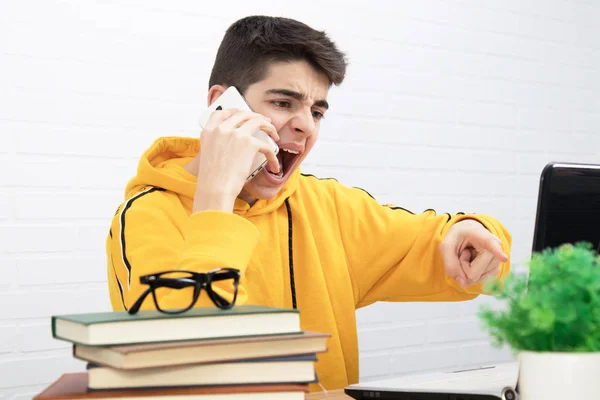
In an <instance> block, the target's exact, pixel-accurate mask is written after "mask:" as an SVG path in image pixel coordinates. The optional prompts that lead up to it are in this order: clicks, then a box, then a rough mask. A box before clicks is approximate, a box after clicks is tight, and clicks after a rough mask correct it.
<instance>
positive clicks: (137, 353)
mask: <svg viewBox="0 0 600 400" xmlns="http://www.w3.org/2000/svg"><path fill="white" fill-rule="evenodd" d="M52 335H53V337H54V338H56V339H60V340H66V341H69V342H71V343H73V356H74V357H75V358H77V359H80V360H83V361H85V362H87V372H80V373H67V374H63V375H62V376H61V377H60V378H59V379H58V380H57V381H56V382H54V383H53V384H52V385H50V386H49V387H48V388H47V389H46V390H44V391H43V392H42V393H40V394H39V395H38V396H36V397H35V398H34V399H35V400H58V399H65V400H66V399H70V400H72V399H89V398H94V399H111V398H120V399H142V398H144V397H148V398H149V399H151V400H158V399H161V400H162V399H175V398H176V399H186V400H192V399H194V400H196V399H197V400H201V399H202V400H205V399H219V400H251V399H256V400H258V399H266V400H268V399H278V400H301V399H304V394H305V393H306V392H308V391H309V384H311V383H316V382H317V381H318V378H317V376H316V374H315V365H314V363H315V362H316V361H317V354H318V353H322V352H325V351H327V339H328V337H329V336H330V335H329V334H326V333H319V332H308V331H302V330H301V328H300V316H299V312H298V310H293V309H282V308H272V307H263V306H249V305H241V306H236V307H234V308H232V309H229V310H222V309H219V308H217V307H212V308H193V309H191V310H189V311H187V312H185V313H182V314H165V313H161V312H159V311H154V310H144V311H140V312H138V313H137V314H135V315H130V314H128V313H127V312H110V313H95V314H76V315H61V316H53V317H52Z"/></svg>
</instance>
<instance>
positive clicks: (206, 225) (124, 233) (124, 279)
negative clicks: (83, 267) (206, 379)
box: [106, 189, 259, 310]
mask: <svg viewBox="0 0 600 400" xmlns="http://www.w3.org/2000/svg"><path fill="white" fill-rule="evenodd" d="M154 192H155V193H154ZM171 196H174V195H172V194H166V193H164V192H161V191H160V190H157V189H149V190H146V191H142V192H140V193H139V194H137V195H135V196H133V197H132V198H130V199H129V200H127V201H126V202H125V203H123V204H122V205H121V206H120V207H119V209H118V210H117V213H116V214H115V216H114V218H113V220H112V224H111V229H110V233H109V236H108V238H107V242H106V247H107V248H106V251H107V255H108V260H107V262H108V271H107V272H108V284H109V292H110V299H111V304H112V307H113V309H114V310H127V309H129V308H130V307H131V306H132V305H133V303H135V301H136V300H137V299H138V297H139V296H140V295H141V294H142V293H143V292H144V291H145V290H146V289H147V288H148V286H147V285H142V284H140V276H142V275H146V274H151V273H156V272H162V271H168V270H187V271H194V272H207V271H210V270H212V269H215V268H221V267H228V268H237V269H239V270H240V272H241V274H242V279H241V280H240V285H239V288H238V297H237V302H236V304H243V303H244V302H245V301H246V298H247V296H246V290H245V288H244V285H243V275H244V271H245V269H246V266H247V264H248V262H249V260H250V257H251V256H252V253H253V252H254V249H255V247H256V245H257V244H258V238H259V232H258V229H256V227H255V226H254V225H253V224H252V223H251V222H249V221H248V220H246V219H244V218H242V217H240V216H238V215H235V214H232V213H226V212H219V211H203V212H198V213H195V214H192V215H191V216H189V217H188V216H186V217H184V221H185V222H184V223H183V224H178V225H176V224H175V223H174V222H173V220H174V218H173V216H172V215H170V213H169V210H171V211H172V210H173V209H175V207H173V205H172V204H171V203H172V202H173V201H177V202H178V201H179V199H177V198H170V197H171ZM177 212H184V211H182V210H178V211H177ZM178 217H180V216H178ZM240 238H243V240H241V239H240ZM215 286H218V285H213V288H215ZM216 289H217V290H218V291H219V293H220V294H221V295H222V296H223V297H225V298H228V299H231V297H232V293H231V290H230V289H225V286H220V287H217V288H216ZM159 295H160V297H161V298H160V299H159V301H160V306H161V308H179V307H185V306H187V305H188V304H189V303H190V301H191V296H192V289H191V288H186V289H179V290H177V289H172V290H161V291H160V293H159ZM196 305H197V306H203V305H211V306H212V302H211V301H210V299H209V297H208V295H207V294H206V292H205V291H202V292H201V294H200V297H199V300H198V302H197V303H196ZM154 307H155V306H154V302H153V300H152V298H151V295H150V296H148V297H147V298H146V300H145V301H144V304H143V305H142V309H147V308H154Z"/></svg>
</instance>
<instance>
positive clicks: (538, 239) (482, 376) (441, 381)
mask: <svg viewBox="0 0 600 400" xmlns="http://www.w3.org/2000/svg"><path fill="white" fill-rule="evenodd" d="M533 236H534V237H533V246H532V250H533V251H534V252H539V251H542V250H543V249H546V248H549V247H551V248H554V247H557V246H559V245H561V244H563V243H576V242H579V241H587V242H590V243H592V245H593V246H595V248H596V249H597V250H598V253H600V165H592V164H575V163H556V162H552V163H549V164H548V165H546V166H545V167H544V169H543V170H542V173H541V176H540V182H539V190H538V202H537V212H536V219H535V226H534V235H533ZM518 376H519V369H518V363H517V362H510V363H504V364H497V365H491V366H486V367H481V368H476V369H468V370H462V371H445V372H431V373H423V374H414V375H405V376H401V377H397V378H390V379H384V380H378V381H370V382H364V383H358V384H354V385H349V386H347V387H346V388H345V390H344V391H345V393H346V394H347V395H348V396H350V397H352V398H354V399H359V400H362V399H379V400H498V399H500V400H516V399H517V398H518Z"/></svg>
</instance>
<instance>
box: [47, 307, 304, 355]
mask: <svg viewBox="0 0 600 400" xmlns="http://www.w3.org/2000/svg"><path fill="white" fill-rule="evenodd" d="M296 333H301V329H300V314H299V312H298V310H294V309H287V308H274V307H265V306H257V305H240V306H236V307H234V308H232V309H229V310H222V309H220V308H217V307H198V308H192V309H190V310H189V311H186V312H184V313H181V314H165V313H162V312H160V311H156V310H142V311H140V312H138V313H137V314H134V315H130V314H129V313H127V312H126V311H123V312H104V313H89V314H71V315H57V316H52V336H53V337H54V338H55V339H61V340H65V341H69V342H72V343H78V344H85V345H88V346H106V345H116V344H139V343H155V342H170V341H179V340H194V339H214V338H225V337H240V336H256V335H274V334H296Z"/></svg>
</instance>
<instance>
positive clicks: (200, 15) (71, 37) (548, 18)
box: [0, 0, 600, 400]
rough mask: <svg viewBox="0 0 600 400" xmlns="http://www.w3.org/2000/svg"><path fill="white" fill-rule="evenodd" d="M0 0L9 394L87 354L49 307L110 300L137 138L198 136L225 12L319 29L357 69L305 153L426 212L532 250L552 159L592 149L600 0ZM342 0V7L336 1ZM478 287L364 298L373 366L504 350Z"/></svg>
mask: <svg viewBox="0 0 600 400" xmlns="http://www.w3.org/2000/svg"><path fill="white" fill-rule="evenodd" d="M201 4H202V3H201V2H193V1H174V2H172V1H169V2H168V1H164V0H163V1H159V0H143V1H142V0H119V1H114V0H113V1H110V0H107V1H103V2H91V1H76V0H63V1H59V0H51V1H41V0H37V1H36V0H20V1H17V0H13V1H11V0H5V1H3V2H0V71H1V73H0V135H1V137H2V145H1V146H0V171H1V172H0V276H1V277H2V279H0V310H2V311H0V399H2V400H24V399H29V398H31V397H32V396H33V395H34V394H35V393H37V392H39V391H40V390H41V389H42V388H43V387H45V385H46V384H47V383H48V382H50V381H52V380H54V379H56V377H58V376H59V375H60V374H61V373H62V372H65V371H75V370H81V369H82V368H83V363H81V362H78V361H74V360H72V359H71V357H70V353H69V348H68V345H67V344H66V343H64V342H58V341H54V340H52V339H51V337H50V331H49V324H48V323H49V317H50V316H51V315H52V314H59V313H70V312H84V311H96V310H108V309H109V304H108V299H107V295H106V285H105V276H104V274H105V272H104V268H105V266H104V250H103V246H104V238H105V234H106V229H107V223H108V221H109V219H110V217H111V216H112V213H113V212H114V210H115V207H116V205H117V204H118V203H119V202H120V201H121V196H122V189H123V187H124V185H125V183H126V182H127V180H128V179H129V178H130V177H131V175H132V174H134V172H135V165H136V161H137V158H138V157H139V155H140V153H141V152H142V151H143V150H144V149H145V148H146V147H147V146H148V145H149V144H150V142H151V141H152V140H154V139H155V138H156V137H158V136H161V135H197V134H198V132H197V128H196V126H197V125H196V121H197V116H198V112H199V110H201V109H202V107H203V106H204V101H205V98H206V96H205V93H206V86H207V79H208V74H209V72H210V68H211V62H212V60H213V58H214V54H215V51H216V47H217V46H218V44H219V41H220V39H221V36H222V34H223V32H224V30H225V29H226V27H227V26H228V25H229V24H230V23H231V22H233V21H234V20H235V19H237V18H239V17H242V16H244V15H248V14H259V13H264V14H271V15H286V16H290V17H294V18H298V19H301V20H303V21H305V22H307V23H309V24H311V25H313V26H314V27H316V28H319V29H326V30H328V31H329V32H330V34H331V36H332V38H333V39H334V40H335V41H337V42H338V43H339V45H340V46H341V47H342V49H343V50H345V51H347V52H348V55H349V57H350V61H351V66H350V68H349V71H348V72H349V74H348V77H347V81H346V82H345V83H344V85H342V87H340V88H334V89H333V90H332V92H331V96H330V103H331V104H332V110H331V112H330V113H329V115H328V117H327V118H326V120H325V121H324V124H323V130H322V136H321V139H320V142H319V143H318V144H317V147H316V148H315V150H314V153H313V154H311V156H310V157H309V159H308V160H307V163H306V165H305V168H304V170H305V171H306V172H311V173H315V174H318V175H326V176H336V177H337V178H338V179H339V180H340V181H342V182H344V183H346V184H349V185H356V186H361V187H363V188H365V189H367V190H368V191H369V192H371V193H372V194H373V195H375V196H376V197H378V199H379V200H381V201H382V202H391V203H397V204H399V205H402V206H403V207H406V208H410V209H413V210H414V211H417V212H420V211H422V210H424V209H426V208H435V209H437V210H438V211H440V212H446V211H448V212H457V211H476V212H485V213H489V214H492V215H495V216H497V217H498V218H500V219H501V220H502V221H503V222H504V223H505V224H506V225H507V226H508V228H509V229H510V230H511V232H512V233H513V237H514V248H513V256H514V260H515V262H516V263H521V262H522V261H524V260H526V259H527V257H528V256H529V253H530V247H531V238H532V232H533V222H534V212H535V200H536V195H537V184H538V177H539V173H540V171H541V169H542V168H543V166H544V165H545V164H546V163H547V162H548V161H550V160H561V161H580V162H600V151H599V149H600V135H599V133H600V132H599V131H600V95H599V93H600V78H598V76H600V73H599V72H600V28H599V27H598V24H597V23H596V21H597V20H598V19H599V18H600V6H598V5H597V4H596V2H594V1H584V0H569V1H567V0H546V1H542V0H527V1H523V0H502V1H500V0H498V1H488V2H481V1H480V0H446V1H442V0H403V1H390V0H386V1H384V0H380V1H372V2H368V3H367V2H356V1H329V2H324V1H310V0H309V1H302V2H272V1H263V2H256V1H254V2H247V1H234V2H232V3H231V4H228V6H227V7H226V8H223V7H218V6H215V7H206V6H201ZM342 10H343V12H344V16H343V18H342V17H340V16H339V13H340V12H341V11H342ZM493 302H494V300H493V299H489V298H482V299H479V300H477V301H473V302H468V303H451V304H446V303H435V304H426V303H423V304H422V303H406V304H377V305H374V306H370V307H368V308H366V309H364V310H360V311H359V312H358V318H359V340H360V347H361V377H362V379H373V378H379V377H385V376H392V375H395V374H404V373H411V372H417V371H425V370H435V369H440V368H455V367H456V368H458V367H461V368H462V367H468V366H472V365H479V364H485V363H491V362H496V361H502V360H507V359H510V358H511V355H510V353H509V352H508V351H506V350H503V351H499V350H496V349H493V348H491V347H490V345H489V341H488V339H487V336H486V334H485V333H484V332H482V331H481V330H480V329H479V324H478V321H477V318H476V316H475V314H476V312H477V310H478V308H479V306H480V305H481V304H483V303H491V304H493Z"/></svg>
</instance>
